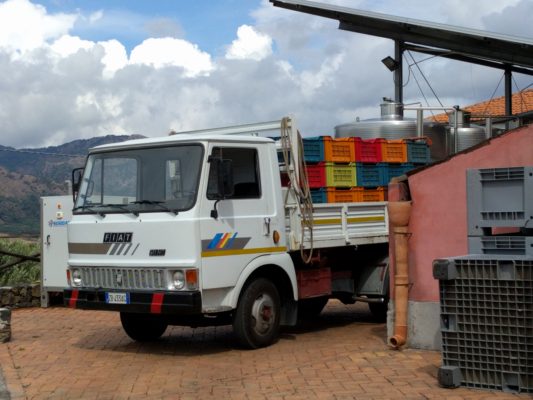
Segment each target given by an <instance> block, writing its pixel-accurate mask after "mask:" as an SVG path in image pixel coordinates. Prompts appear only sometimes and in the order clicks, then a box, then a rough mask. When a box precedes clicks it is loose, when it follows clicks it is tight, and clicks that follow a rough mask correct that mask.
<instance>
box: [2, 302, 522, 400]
mask: <svg viewBox="0 0 533 400" xmlns="http://www.w3.org/2000/svg"><path fill="white" fill-rule="evenodd" d="M12 322H13V325H12V326H13V340H12V341H11V342H10V343H9V344H3V345H0V365H1V366H2V369H3V372H4V377H5V380H6V382H7V385H8V388H9V390H10V391H11V397H12V398H13V399H18V398H28V399H48V398H52V399H160V398H164V399H205V398H235V399H302V400H304V399H437V398H442V399H444V398H446V399H515V400H518V399H527V398H531V397H528V396H524V395H513V394H504V393H501V392H496V393H492V392H488V391H476V390H468V389H464V388H460V389H454V390H449V389H441V388H439V387H438V385H437V380H436V374H437V369H438V366H439V365H440V354H439V353H437V352H429V351H416V350H405V351H391V350H388V349H387V345H386V343H385V326H384V325H383V324H375V323H372V322H371V319H370V317H369V316H368V312H367V311H366V306H365V305H355V306H344V305H342V304H340V303H336V302H330V304H329V305H328V307H327V308H326V310H325V311H324V313H323V314H322V316H321V317H320V318H319V319H318V320H317V321H314V322H312V323H311V322H308V323H305V324H303V325H302V326H300V327H298V328H293V329H289V330H285V331H284V333H283V335H282V338H281V340H280V341H279V342H278V343H277V344H276V345H274V346H271V347H269V348H266V349H260V350H255V351H245V350H240V349H238V348H237V347H236V346H235V342H234V339H233V336H232V333H231V330H230V329H229V328H228V327H222V328H221V327H217V328H197V329H190V328H182V327H171V328H169V329H168V330H167V332H166V333H165V335H164V337H163V338H162V339H161V340H160V341H158V342H156V343H151V344H138V343H135V342H132V341H131V340H130V339H129V338H128V337H127V336H126V335H125V334H124V333H123V332H122V328H121V327H120V322H119V318H118V314H116V313H108V312H93V311H79V310H70V309H64V308H51V309H40V308H33V309H21V310H16V311H15V312H14V313H13V321H12Z"/></svg>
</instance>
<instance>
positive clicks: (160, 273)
mask: <svg viewBox="0 0 533 400" xmlns="http://www.w3.org/2000/svg"><path fill="white" fill-rule="evenodd" d="M79 270H80V272H81V279H82V285H83V286H84V287H92V288H106V289H166V288H167V285H166V282H165V270H164V269H159V268H111V267H82V268H79Z"/></svg>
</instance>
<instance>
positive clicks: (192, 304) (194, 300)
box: [63, 289, 202, 315]
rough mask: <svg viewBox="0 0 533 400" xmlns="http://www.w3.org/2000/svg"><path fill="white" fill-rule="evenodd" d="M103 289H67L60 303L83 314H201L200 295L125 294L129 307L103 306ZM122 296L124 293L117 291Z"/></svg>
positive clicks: (135, 292)
mask: <svg viewBox="0 0 533 400" xmlns="http://www.w3.org/2000/svg"><path fill="white" fill-rule="evenodd" d="M106 292H108V293H110V292H119V291H113V290H103V289H67V290H65V291H64V292H63V302H64V304H65V306H67V307H70V308H80V309H83V310H108V311H123V312H137V313H151V314H173V315H191V314H200V313H201V312H202V296H201V294H200V292H199V291H191V292H167V291H128V293H129V304H109V303H106V300H105V297H106V296H105V294H106ZM120 292H124V291H120Z"/></svg>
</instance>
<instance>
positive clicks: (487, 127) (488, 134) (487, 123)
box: [485, 117, 492, 139]
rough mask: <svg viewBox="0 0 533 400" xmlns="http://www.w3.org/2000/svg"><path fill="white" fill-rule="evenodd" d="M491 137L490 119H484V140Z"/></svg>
mask: <svg viewBox="0 0 533 400" xmlns="http://www.w3.org/2000/svg"><path fill="white" fill-rule="evenodd" d="M491 137H492V118H491V117H488V118H486V119H485V138H486V139H490V138H491Z"/></svg>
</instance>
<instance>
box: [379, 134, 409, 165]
mask: <svg viewBox="0 0 533 400" xmlns="http://www.w3.org/2000/svg"><path fill="white" fill-rule="evenodd" d="M381 159H382V161H384V162H391V163H405V162H407V144H406V143H405V142H404V140H403V139H397V140H386V141H384V142H382V143H381Z"/></svg>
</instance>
